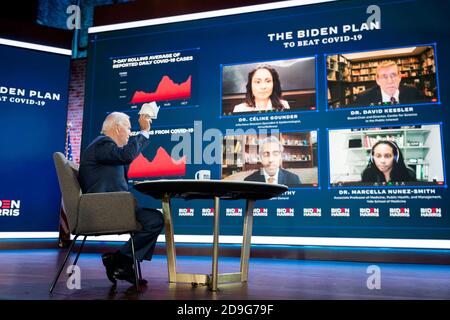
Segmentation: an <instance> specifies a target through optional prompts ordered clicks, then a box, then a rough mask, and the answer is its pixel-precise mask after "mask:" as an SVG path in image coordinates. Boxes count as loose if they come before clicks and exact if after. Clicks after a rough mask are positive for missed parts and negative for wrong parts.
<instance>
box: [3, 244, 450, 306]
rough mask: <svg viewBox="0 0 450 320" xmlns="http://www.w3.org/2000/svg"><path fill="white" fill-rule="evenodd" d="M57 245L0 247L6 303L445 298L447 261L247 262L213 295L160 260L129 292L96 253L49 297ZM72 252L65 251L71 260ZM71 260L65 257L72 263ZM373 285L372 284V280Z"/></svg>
mask: <svg viewBox="0 0 450 320" xmlns="http://www.w3.org/2000/svg"><path fill="white" fill-rule="evenodd" d="M64 253H65V250H58V249H32V250H1V251H0V299H8V300H9V299H13V300H98V299H100V300H122V299H124V300H209V299H214V300H217V299H219V300H222V299H232V300H260V299H273V300H292V299H319V300H324V299H325V300H342V299H358V300H360V299H362V300H367V299H450V266H448V265H424V264H393V263H374V264H371V263H367V262H364V263H360V262H329V261H307V260H306V261H305V260H287V259H286V260H281V259H261V258H251V259H250V272H249V281H248V283H247V284H243V285H241V284H221V285H219V288H220V290H219V291H218V292H211V291H209V290H208V289H207V287H205V286H198V287H192V286H191V284H172V285H169V282H168V272H167V264H166V257H165V256H161V255H157V256H155V257H154V259H153V261H151V262H144V263H142V273H143V276H144V278H146V279H147V280H148V282H149V283H148V285H147V286H146V287H142V288H141V291H142V292H141V293H139V294H138V293H136V292H135V291H134V290H133V287H132V286H131V285H130V284H129V283H127V282H125V281H119V282H118V285H117V287H116V288H114V287H112V286H111V283H110V282H109V281H108V279H107V278H106V275H105V271H104V267H103V265H102V262H101V257H100V254H97V253H83V254H82V255H81V257H80V260H79V262H78V266H79V267H80V270H81V277H80V283H81V289H72V290H71V289H68V287H67V285H66V280H67V275H66V274H62V275H61V278H60V281H59V282H58V284H57V286H56V288H55V290H54V292H53V294H49V292H48V290H49V286H50V283H51V281H52V279H53V276H54V274H55V272H56V270H57V268H58V265H59V263H60V262H61V261H62V259H63V258H64ZM74 257H75V254H73V255H72V259H74ZM72 261H73V260H72ZM371 265H376V266H378V267H379V268H380V269H379V270H380V274H381V277H380V286H381V288H380V289H372V290H370V289H369V288H368V286H367V281H368V278H369V277H370V276H371V275H372V273H368V272H367V271H368V267H369V266H371ZM177 268H178V270H177V271H178V272H185V273H205V274H207V273H211V259H210V258H209V257H192V256H190V257H186V256H184V257H178V259H177ZM237 271H239V259H238V258H230V257H227V258H220V260H219V272H221V273H223V272H237ZM372 283H373V282H372Z"/></svg>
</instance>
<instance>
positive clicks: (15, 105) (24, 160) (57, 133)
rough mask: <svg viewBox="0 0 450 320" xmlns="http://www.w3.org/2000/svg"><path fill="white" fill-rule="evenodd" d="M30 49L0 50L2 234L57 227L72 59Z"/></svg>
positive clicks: (7, 47) (16, 47) (0, 213)
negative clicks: (56, 157)
mask: <svg viewBox="0 0 450 320" xmlns="http://www.w3.org/2000/svg"><path fill="white" fill-rule="evenodd" d="M2 43H3V42H2ZM18 45H20V46H22V45H23V46H25V47H19V46H18ZM26 47H29V44H27V43H19V44H18V42H15V44H14V46H11V45H6V44H0V70H2V72H1V75H0V119H1V120H2V125H1V127H0V135H1V139H0V150H1V151H0V154H1V157H0V232H51V231H57V230H58V225H59V212H60V208H61V195H60V191H59V187H58V181H57V177H56V173H55V168H54V165H53V158H52V154H53V152H55V151H60V152H64V149H65V130H66V121H67V101H68V86H69V69H70V55H67V54H60V53H53V52H46V51H40V50H35V49H29V48H26Z"/></svg>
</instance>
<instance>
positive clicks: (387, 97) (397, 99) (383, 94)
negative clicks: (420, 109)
mask: <svg viewBox="0 0 450 320" xmlns="http://www.w3.org/2000/svg"><path fill="white" fill-rule="evenodd" d="M381 96H382V97H383V102H391V96H390V95H388V94H387V93H385V92H384V91H383V90H381ZM399 96H400V91H399V90H398V89H397V90H396V91H395V93H394V95H393V96H392V97H394V98H395V100H396V101H397V103H399V102H400V100H399V98H398V97H399Z"/></svg>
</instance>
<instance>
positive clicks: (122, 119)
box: [101, 112, 130, 134]
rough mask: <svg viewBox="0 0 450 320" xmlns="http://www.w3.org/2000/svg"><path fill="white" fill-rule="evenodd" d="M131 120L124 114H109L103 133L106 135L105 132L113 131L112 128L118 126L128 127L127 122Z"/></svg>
mask: <svg viewBox="0 0 450 320" xmlns="http://www.w3.org/2000/svg"><path fill="white" fill-rule="evenodd" d="M129 119H130V117H129V116H128V115H127V114H125V113H123V112H112V113H110V114H108V115H107V116H106V118H105V121H103V125H102V131H101V133H102V134H105V132H107V131H109V130H111V128H112V127H113V126H114V125H116V124H122V125H126V124H127V120H129Z"/></svg>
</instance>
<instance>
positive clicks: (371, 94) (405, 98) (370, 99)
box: [353, 85, 426, 106]
mask: <svg viewBox="0 0 450 320" xmlns="http://www.w3.org/2000/svg"><path fill="white" fill-rule="evenodd" d="M398 100H399V103H400V104H408V103H420V102H425V101H426V99H425V96H424V95H423V94H422V93H421V92H420V91H419V90H417V89H416V88H414V87H408V86H402V85H400V87H399V96H398ZM382 103H383V97H382V95H381V89H380V87H379V86H376V87H373V88H370V89H367V90H366V91H364V92H362V93H360V94H358V95H357V96H356V99H355V102H354V103H353V105H355V106H370V105H375V106H378V105H381V104H382Z"/></svg>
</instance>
